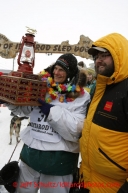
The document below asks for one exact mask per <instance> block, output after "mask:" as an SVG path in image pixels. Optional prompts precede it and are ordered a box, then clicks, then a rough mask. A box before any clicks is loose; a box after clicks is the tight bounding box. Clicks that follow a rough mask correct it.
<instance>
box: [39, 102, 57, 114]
mask: <svg viewBox="0 0 128 193" xmlns="http://www.w3.org/2000/svg"><path fill="white" fill-rule="evenodd" d="M38 102H39V103H40V104H41V105H42V106H39V108H40V109H41V111H42V112H43V113H44V114H45V115H47V116H48V114H49V112H50V108H51V107H53V106H54V105H52V104H49V103H46V102H45V101H43V100H41V99H38Z"/></svg>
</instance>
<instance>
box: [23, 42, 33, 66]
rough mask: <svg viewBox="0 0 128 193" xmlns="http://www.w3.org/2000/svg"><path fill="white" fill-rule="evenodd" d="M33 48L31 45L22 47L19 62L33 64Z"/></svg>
mask: <svg viewBox="0 0 128 193" xmlns="http://www.w3.org/2000/svg"><path fill="white" fill-rule="evenodd" d="M33 60H34V48H33V46H32V45H24V46H23V49H22V53H21V58H20V62H28V63H33Z"/></svg>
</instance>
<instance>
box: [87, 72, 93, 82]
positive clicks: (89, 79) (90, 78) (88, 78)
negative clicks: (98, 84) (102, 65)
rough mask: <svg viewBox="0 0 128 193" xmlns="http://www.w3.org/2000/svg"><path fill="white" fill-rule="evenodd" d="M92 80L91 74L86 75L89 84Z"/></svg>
mask: <svg viewBox="0 0 128 193" xmlns="http://www.w3.org/2000/svg"><path fill="white" fill-rule="evenodd" d="M92 80H93V76H92V74H88V75H87V81H89V82H91V81H92Z"/></svg>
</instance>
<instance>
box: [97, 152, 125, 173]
mask: <svg viewBox="0 0 128 193" xmlns="http://www.w3.org/2000/svg"><path fill="white" fill-rule="evenodd" d="M98 150H99V152H100V153H101V154H102V155H104V157H106V158H107V159H108V160H109V161H110V162H111V163H113V164H114V165H116V166H117V167H118V168H120V169H121V170H124V171H126V169H125V168H123V167H122V166H120V165H119V164H118V163H116V162H115V161H113V160H112V159H111V158H110V157H108V155H107V154H106V153H104V152H103V151H102V150H101V149H100V148H99V149H98Z"/></svg>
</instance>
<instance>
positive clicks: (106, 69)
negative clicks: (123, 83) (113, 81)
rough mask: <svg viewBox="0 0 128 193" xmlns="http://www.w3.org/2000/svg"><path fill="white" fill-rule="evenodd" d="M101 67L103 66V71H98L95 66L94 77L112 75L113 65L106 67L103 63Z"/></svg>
mask: <svg viewBox="0 0 128 193" xmlns="http://www.w3.org/2000/svg"><path fill="white" fill-rule="evenodd" d="M103 66H104V70H103V71H102V70H101V71H100V70H98V68H96V66H95V71H96V75H98V74H100V75H103V76H107V77H110V76H112V74H113V73H114V63H112V65H110V66H107V65H106V63H103Z"/></svg>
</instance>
